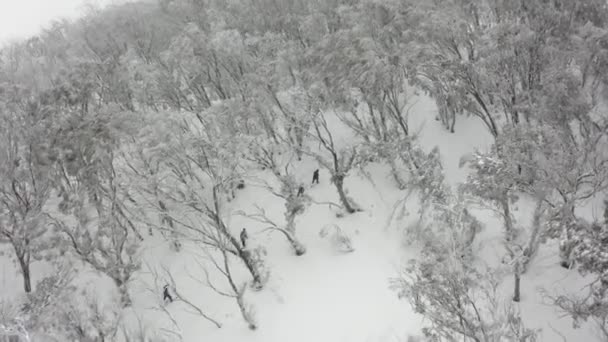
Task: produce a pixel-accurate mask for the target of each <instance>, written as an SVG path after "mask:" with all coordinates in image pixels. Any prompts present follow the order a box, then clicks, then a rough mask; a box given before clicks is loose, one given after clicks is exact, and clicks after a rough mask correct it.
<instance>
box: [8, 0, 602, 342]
mask: <svg viewBox="0 0 608 342" xmlns="http://www.w3.org/2000/svg"><path fill="white" fill-rule="evenodd" d="M607 83H608V4H607V3H606V1H605V0H575V1H574V0H521V1H520V0H382V1H381V0H255V1H248V0H158V1H144V2H133V3H128V4H124V5H115V6H110V7H107V8H105V9H97V10H90V11H89V12H88V13H87V14H86V15H85V16H84V17H83V18H81V19H79V20H77V21H74V22H69V21H58V22H55V23H54V24H52V25H51V26H50V27H47V28H46V29H44V30H43V31H42V32H41V33H40V34H39V35H37V36H35V37H31V38H30V39H27V40H25V41H21V42H16V43H11V44H9V45H6V46H5V47H4V48H3V49H2V50H0V139H1V142H0V242H2V245H3V246H4V247H5V248H4V249H3V255H4V256H3V257H5V258H10V259H11V260H12V261H14V263H13V264H14V266H15V269H16V270H18V271H19V275H20V277H21V278H20V282H22V286H23V290H22V292H23V294H22V295H20V296H18V298H12V299H11V300H6V299H3V301H2V302H0V304H1V305H0V311H2V312H0V330H4V331H7V332H10V334H13V335H15V336H20V337H19V338H21V339H22V340H23V341H30V340H31V341H47V340H48V341H95V342H98V341H180V340H182V337H180V335H179V333H177V331H178V330H179V329H178V327H175V328H174V329H173V330H174V332H173V333H168V332H165V333H163V334H160V333H159V334H155V335H154V337H151V335H150V336H148V335H145V334H143V333H142V332H141V331H139V332H138V331H137V329H136V324H134V323H133V322H130V323H128V324H127V323H125V322H127V321H128V320H127V319H123V316H121V315H120V314H117V313H116V312H126V311H128V310H129V308H130V307H131V306H133V305H134V304H133V303H134V298H133V293H134V292H133V288H132V284H133V281H134V280H135V278H138V277H140V274H147V275H148V276H150V274H153V276H152V278H153V279H155V280H156V283H155V284H152V285H150V289H151V291H157V292H158V293H159V295H160V294H162V293H163V285H165V282H167V283H168V287H167V290H166V293H168V294H169V293H170V295H169V297H170V300H171V301H181V302H183V303H185V304H184V305H186V306H188V307H189V309H190V310H192V311H194V312H196V313H197V314H198V315H199V316H200V319H201V322H203V323H201V324H211V325H213V326H216V327H217V329H222V325H223V323H222V322H221V319H219V318H218V317H215V316H213V315H212V314H210V313H209V311H208V309H209V308H206V307H204V306H201V305H199V304H197V303H196V302H195V301H193V299H192V298H191V297H190V296H189V295H187V294H185V293H183V292H180V290H179V284H176V283H175V280H173V279H174V278H173V276H172V274H171V271H170V270H168V269H159V268H154V267H151V266H150V263H149V262H148V261H147V260H146V259H145V258H142V256H141V253H140V251H141V249H142V247H143V246H145V245H146V244H148V243H150V241H152V240H154V241H158V239H162V240H163V241H165V242H166V243H167V244H168V245H170V246H171V248H172V249H173V251H174V252H175V253H176V254H178V255H179V254H180V253H184V252H183V250H184V249H185V247H184V246H185V245H187V244H189V245H195V246H197V248H198V249H199V252H200V253H201V254H204V255H205V260H206V262H205V263H200V264H199V265H198V266H200V268H201V270H202V272H203V274H205V275H206V281H205V280H203V283H205V284H203V285H204V286H206V287H207V288H211V289H213V290H214V291H215V292H216V294H217V296H223V297H228V298H232V299H231V300H232V302H233V305H234V307H235V308H236V310H238V311H237V312H239V315H240V316H241V318H242V319H243V320H244V321H245V322H246V326H248V327H249V328H251V329H252V330H256V329H258V328H259V327H261V326H264V325H265V324H268V325H271V324H272V322H264V321H263V320H260V319H258V318H257V317H256V315H255V312H254V311H255V310H253V309H252V307H251V305H250V303H248V300H247V296H248V294H249V293H258V292H264V291H267V289H266V284H267V283H268V281H269V279H271V278H272V277H273V276H275V274H274V273H270V272H268V270H267V268H266V267H265V266H266V261H267V259H268V256H267V255H266V252H265V250H264V248H263V246H256V247H255V248H253V247H251V248H250V247H249V246H248V245H247V244H246V241H247V238H248V236H247V234H246V233H245V234H243V232H241V228H242V227H240V226H234V225H232V224H230V218H229V217H230V216H231V215H237V216H241V217H246V218H247V219H248V220H250V221H252V222H257V223H259V224H260V225H261V226H263V228H265V229H269V230H271V231H273V232H276V233H277V236H278V237H280V238H281V239H282V241H283V243H284V244H285V246H286V247H287V248H290V249H291V250H292V253H293V257H294V258H305V257H306V256H307V255H308V254H309V253H311V252H310V251H308V250H307V245H306V243H305V242H304V241H303V240H302V239H301V238H300V230H301V229H302V228H301V227H300V225H298V222H299V221H298V220H299V218H300V217H302V216H303V215H306V213H307V212H309V211H310V210H311V209H310V208H311V207H312V206H324V207H329V208H330V209H331V210H332V212H333V213H335V214H336V216H337V219H339V220H344V219H348V218H349V216H356V215H360V214H361V212H363V211H365V210H366V208H364V207H362V206H360V205H359V204H358V203H359V198H357V196H356V195H355V194H353V193H351V192H349V189H348V184H349V183H348V180H349V178H350V177H353V175H355V174H367V175H368V176H369V175H370V173H369V172H367V170H368V167H369V166H370V165H372V164H381V165H384V166H385V167H386V168H387V170H388V171H387V174H388V175H389V176H388V177H390V180H391V182H392V183H393V186H394V188H395V189H396V190H397V191H400V192H401V193H402V194H403V198H404V201H405V198H406V197H407V198H408V200H409V199H411V198H412V197H411V196H415V198H416V201H417V203H418V205H419V206H420V208H421V210H419V211H418V212H417V213H414V214H410V215H413V216H415V217H417V218H419V219H420V220H422V219H423V218H424V224H418V225H414V226H411V225H408V226H407V227H406V226H403V227H401V229H402V230H403V232H404V234H406V235H407V236H408V238H409V239H410V240H411V241H410V242H411V244H412V245H414V246H417V247H419V248H420V253H419V255H418V256H417V258H416V259H415V260H413V261H412V262H411V263H409V264H408V265H404V271H403V274H399V275H398V274H395V275H394V276H393V277H391V281H390V284H389V283H388V282H387V287H390V288H391V289H392V290H393V291H394V292H395V300H398V298H397V297H402V298H404V299H406V301H404V302H403V303H402V305H404V306H406V305H411V307H412V308H413V310H414V311H415V312H416V313H418V314H420V315H421V316H422V317H424V318H425V321H424V322H425V323H424V328H423V329H422V333H421V335H424V336H421V338H424V339H425V340H428V341H478V342H498V341H520V342H523V341H536V340H537V338H538V337H537V331H536V330H534V329H529V328H527V327H526V322H525V320H524V319H522V318H521V316H520V315H519V313H518V311H517V310H515V309H514V308H515V307H516V306H517V305H518V302H520V301H521V296H522V295H523V294H522V293H521V287H520V283H521V282H522V277H524V276H525V274H526V272H527V271H528V269H529V268H530V265H531V263H533V262H534V260H535V257H536V256H537V255H538V253H539V251H542V250H543V249H549V248H553V249H558V250H557V251H556V252H557V253H559V256H560V257H561V260H560V264H559V265H556V267H557V268H564V269H568V271H567V272H572V273H580V274H581V276H584V277H585V279H591V281H590V282H588V285H587V286H585V287H583V288H582V289H577V290H575V291H577V295H563V294H559V293H545V294H544V296H546V298H547V299H549V300H550V305H553V306H554V307H555V309H556V310H560V312H564V313H566V314H567V315H569V317H570V320H571V321H572V322H574V324H575V325H577V326H578V325H580V324H582V323H583V322H587V323H589V322H593V326H594V327H596V329H597V331H599V332H600V335H601V334H602V333H603V335H601V339H600V340H602V341H608V197H606V202H605V205H603V206H602V210H603V212H598V213H594V215H593V217H588V216H585V215H583V214H580V212H581V210H582V209H583V208H585V207H586V206H587V205H588V204H589V203H590V202H591V201H596V202H598V201H599V202H600V203H601V201H603V200H604V197H605V196H606V189H607V187H608V114H607V113H608V112H607V110H608V107H607V106H606V105H607V104H606V98H607V96H608V87H607ZM416 96H427V97H429V98H430V99H432V101H433V102H434V104H435V105H436V108H437V111H436V112H437V115H436V117H430V118H429V122H430V123H436V124H439V125H442V127H444V132H445V134H446V135H451V134H455V133H457V132H458V131H459V129H460V128H461V127H462V126H461V123H462V122H464V120H465V119H466V120H469V121H467V122H470V120H476V121H478V122H480V123H481V126H482V127H484V129H485V130H487V132H484V133H489V134H490V135H491V137H492V138H493V144H492V147H491V149H489V150H486V151H481V150H480V151H471V153H470V154H469V155H466V156H464V157H463V158H462V163H461V166H462V167H466V168H468V172H469V173H468V177H467V179H466V181H465V182H463V183H461V184H459V186H457V187H453V186H451V185H450V184H448V183H447V181H446V179H445V170H444V167H443V166H442V163H441V158H440V152H441V151H439V150H437V149H435V150H432V151H431V152H429V151H427V150H425V149H424V148H422V147H421V145H420V142H419V141H418V132H417V128H416V127H413V126H412V125H411V124H410V122H409V120H408V118H409V117H410V115H411V108H412V104H413V98H414V97H416ZM337 127H340V128H337ZM344 132H347V133H348V136H347V137H346V138H345V137H344V136H343V133H344ZM302 160H312V161H314V162H315V163H316V164H318V166H319V168H320V169H321V172H322V175H323V176H325V175H327V179H329V180H330V181H331V183H330V184H331V185H330V186H331V187H332V190H333V191H334V192H335V194H336V199H337V200H335V201H329V200H328V201H327V202H322V203H321V202H319V201H320V200H317V199H314V198H313V197H311V196H309V194H308V190H306V192H304V189H303V188H301V184H300V181H299V180H298V179H297V177H295V176H294V174H295V170H297V168H298V166H297V165H298V164H297V163H298V162H300V161H302ZM254 173H255V174H264V175H265V178H264V179H263V180H261V179H260V178H259V177H257V176H254ZM370 178H373V177H371V176H370ZM371 180H372V181H373V179H371ZM306 182H307V184H308V183H309V181H308V180H306ZM328 182H329V181H328ZM252 187H255V188H256V189H260V190H259V191H265V192H266V193H268V194H270V195H272V196H274V197H276V198H277V200H279V201H280V203H282V207H281V208H280V210H281V211H282V215H283V217H279V219H280V220H281V221H277V220H278V219H275V218H273V217H270V216H271V215H270V214H268V212H267V208H264V206H263V205H260V206H258V207H257V208H256V210H254V211H248V210H240V211H239V210H237V209H238V208H236V209H235V208H232V207H231V206H232V203H234V202H233V201H234V200H235V198H236V197H238V194H239V191H242V190H243V189H244V188H245V189H246V188H252ZM410 195H411V196H410ZM522 200H525V201H526V202H525V203H527V204H525V205H527V206H529V207H531V208H532V209H531V211H532V212H533V215H532V219H531V220H530V221H523V220H520V219H518V218H517V217H516V215H515V214H514V207H516V206H517V205H518V203H521V201H522ZM399 203H401V202H397V203H396V204H395V210H394V211H395V212H394V214H395V216H399V215H405V214H404V213H403V212H404V211H405V210H404V209H403V208H401V207H400V206H399ZM522 205H523V204H522ZM472 207H483V208H485V209H487V210H491V211H492V212H494V213H495V214H496V215H498V217H500V223H501V224H500V227H498V228H497V229H498V230H499V231H500V234H501V236H502V247H503V250H502V251H501V253H502V254H503V255H504V258H503V265H502V268H503V269H504V268H506V269H507V271H506V273H507V274H506V275H505V274H504V272H503V273H501V275H500V276H499V275H498V274H497V272H495V270H493V269H487V268H484V267H481V266H480V263H478V262H477V261H478V259H479V256H478V255H476V253H475V250H474V249H473V248H472V245H473V244H474V242H475V241H476V238H477V236H478V233H479V232H480V231H481V226H483V224H482V223H481V222H480V219H479V218H477V217H476V215H475V214H474V210H473V209H472ZM226 208H232V209H234V210H233V211H232V212H230V213H229V212H228V210H227V209H226ZM400 212H401V213H400ZM250 234H251V233H250ZM323 235H324V236H327V237H328V238H330V239H331V241H332V242H333V243H334V244H335V245H336V246H337V247H339V248H341V249H342V250H343V251H344V250H345V251H347V252H348V251H352V250H353V249H352V248H351V246H350V239H349V237H348V235H347V234H346V233H344V232H342V231H341V230H340V228H331V227H329V228H327V229H326V230H325V231H324V232H323ZM552 242H553V243H552ZM355 253H356V252H355ZM34 264H42V265H45V266H44V267H45V268H46V269H47V270H52V271H50V272H47V273H48V274H36V273H35V268H33V267H32V266H33V265H34ZM85 269H87V270H90V271H91V272H94V273H96V274H98V275H100V276H102V277H105V279H109V281H110V282H111V283H112V286H113V287H114V290H113V291H115V292H116V293H117V294H118V295H117V297H116V298H114V299H104V301H106V302H109V301H111V300H114V301H115V304H113V306H114V307H115V308H118V309H120V310H118V309H117V310H115V311H114V312H113V313H112V314H107V312H105V311H104V310H101V309H100V307H99V305H98V304H97V301H96V300H97V299H95V298H93V296H92V295H87V296H82V297H79V296H76V295H75V293H80V292H79V291H80V290H79V283H78V281H76V279H77V278H78V277H79V276H80V275H81V274H82V272H83V271H82V270H85ZM503 271H504V270H503ZM504 277H506V279H507V280H505V281H504V282H505V283H507V284H508V291H509V299H510V300H507V301H505V302H502V301H497V300H496V298H497V297H496V296H497V295H496V294H495V291H497V282H499V280H497V279H498V278H500V279H504ZM387 281H388V279H387ZM500 281H502V280H500ZM203 285H201V286H203ZM530 295H533V294H530ZM534 295H536V294H534ZM539 296H540V294H539ZM165 299H166V298H165ZM121 310H122V311H121ZM157 310H158V311H159V312H161V311H162V312H164V313H165V314H166V315H167V317H169V318H170V317H171V313H170V312H169V310H168V309H167V306H165V305H160V306H159V307H158V309H157ZM170 320H171V319H170ZM173 323H175V325H178V324H177V323H176V322H175V320H173ZM224 328H225V327H224ZM167 330H168V329H167ZM254 334H255V332H254ZM34 336H45V337H44V338H46V339H43V337H34ZM200 340H201V341H203V340H205V338H204V336H202V337H201V339H200ZM11 341H12V340H11ZM18 341H20V340H18ZM404 341H405V340H404Z"/></svg>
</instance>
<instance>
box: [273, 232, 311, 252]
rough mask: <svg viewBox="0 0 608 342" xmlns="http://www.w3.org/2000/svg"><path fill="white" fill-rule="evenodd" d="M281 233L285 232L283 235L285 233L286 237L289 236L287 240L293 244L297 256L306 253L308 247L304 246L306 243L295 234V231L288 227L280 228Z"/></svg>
mask: <svg viewBox="0 0 608 342" xmlns="http://www.w3.org/2000/svg"><path fill="white" fill-rule="evenodd" d="M279 230H280V231H281V233H283V235H285V237H286V238H287V241H289V244H290V245H291V248H292V249H293V252H294V253H295V254H296V255H297V256H301V255H304V254H305V253H306V247H304V245H303V244H302V243H301V242H300V241H298V239H297V238H296V236H295V232H292V231H289V230H287V229H280V228H279Z"/></svg>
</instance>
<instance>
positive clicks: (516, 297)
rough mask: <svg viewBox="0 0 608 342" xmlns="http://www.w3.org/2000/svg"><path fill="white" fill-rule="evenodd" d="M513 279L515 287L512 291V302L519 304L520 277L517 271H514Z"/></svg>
mask: <svg viewBox="0 0 608 342" xmlns="http://www.w3.org/2000/svg"><path fill="white" fill-rule="evenodd" d="M514 277H515V287H514V289H513V301H514V302H517V303H519V300H520V293H519V283H520V280H521V276H520V274H519V271H518V270H516V271H515V274H514Z"/></svg>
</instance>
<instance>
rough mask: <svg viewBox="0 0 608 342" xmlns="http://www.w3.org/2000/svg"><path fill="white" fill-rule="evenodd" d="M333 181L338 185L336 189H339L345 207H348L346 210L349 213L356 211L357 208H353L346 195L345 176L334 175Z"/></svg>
mask: <svg viewBox="0 0 608 342" xmlns="http://www.w3.org/2000/svg"><path fill="white" fill-rule="evenodd" d="M333 181H334V184H335V185H336V190H338V195H339V196H340V202H342V205H343V206H344V209H346V211H347V212H348V213H349V214H352V213H354V212H355V211H356V210H355V209H354V208H353V206H352V205H351V204H350V202H349V201H348V198H347V197H346V193H344V176H342V175H335V176H334V177H333Z"/></svg>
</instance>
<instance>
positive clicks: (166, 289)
mask: <svg viewBox="0 0 608 342" xmlns="http://www.w3.org/2000/svg"><path fill="white" fill-rule="evenodd" d="M167 300H169V303H173V297H171V294H170V293H169V285H165V286H164V287H163V301H165V302H167Z"/></svg>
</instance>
